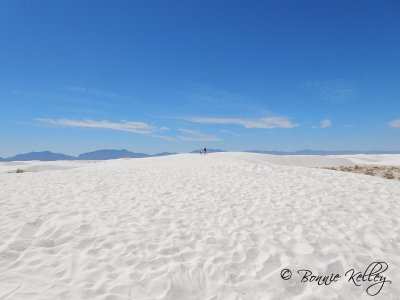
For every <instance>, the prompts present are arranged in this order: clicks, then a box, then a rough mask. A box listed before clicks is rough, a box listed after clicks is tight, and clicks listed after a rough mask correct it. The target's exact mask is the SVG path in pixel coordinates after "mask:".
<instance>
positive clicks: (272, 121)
mask: <svg viewBox="0 0 400 300" xmlns="http://www.w3.org/2000/svg"><path fill="white" fill-rule="evenodd" d="M184 120H186V121H189V122H193V123H202V124H226V125H239V126H243V127H245V128H263V129H271V128H294V127H297V126H298V125H297V124H295V123H293V122H292V121H290V119H289V118H286V117H266V118H260V119H242V118H203V117H190V118H184Z"/></svg>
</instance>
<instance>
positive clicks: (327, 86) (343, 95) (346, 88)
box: [303, 80, 355, 104]
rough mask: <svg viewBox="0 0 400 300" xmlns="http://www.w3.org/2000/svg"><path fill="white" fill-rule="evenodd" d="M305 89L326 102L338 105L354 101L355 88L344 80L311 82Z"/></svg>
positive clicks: (305, 85) (306, 84)
mask: <svg viewBox="0 0 400 300" xmlns="http://www.w3.org/2000/svg"><path fill="white" fill-rule="evenodd" d="M303 87H304V89H305V90H307V91H309V92H311V93H312V94H314V95H316V96H318V97H320V98H321V99H323V100H325V101H328V102H332V103H338V104H340V103H343V102H345V101H348V100H350V99H352V98H353V97H354V95H355V90H354V88H353V87H352V86H351V85H350V84H349V83H348V82H344V81H342V80H326V81H310V82H307V83H305V84H304V85H303Z"/></svg>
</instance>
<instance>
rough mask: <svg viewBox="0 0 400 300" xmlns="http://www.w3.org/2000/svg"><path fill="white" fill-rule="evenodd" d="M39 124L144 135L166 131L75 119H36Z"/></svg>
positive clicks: (141, 124) (130, 123) (127, 123)
mask: <svg viewBox="0 0 400 300" xmlns="http://www.w3.org/2000/svg"><path fill="white" fill-rule="evenodd" d="M36 120H37V121H39V122H42V123H47V124H51V125H58V126H68V127H84V128H99V129H110V130H119V131H127V132H133V133H137V134H142V135H151V134H152V133H154V132H158V131H162V130H165V128H162V129H161V128H157V127H155V126H152V125H149V124H147V123H144V122H133V121H121V122H111V121H107V120H102V121H95V120H74V119H56V120H55V119H40V118H39V119H36Z"/></svg>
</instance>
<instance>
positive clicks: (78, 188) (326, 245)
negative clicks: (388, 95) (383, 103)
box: [0, 153, 400, 300]
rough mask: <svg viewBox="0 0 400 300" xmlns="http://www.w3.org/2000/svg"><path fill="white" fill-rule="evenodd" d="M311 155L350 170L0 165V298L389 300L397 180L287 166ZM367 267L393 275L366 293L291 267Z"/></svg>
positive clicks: (249, 162)
mask: <svg viewBox="0 0 400 300" xmlns="http://www.w3.org/2000/svg"><path fill="white" fill-rule="evenodd" d="M374 159H375V158H374ZM316 160H319V161H320V162H321V163H322V164H323V165H321V166H326V164H328V165H330V166H335V165H337V166H338V165H343V164H344V163H346V164H349V165H351V164H352V161H351V159H347V158H345V157H325V158H317V159H315V158H312V157H310V158H304V157H299V158H298V159H297V160H296V157H292V158H285V157H281V158H279V157H275V156H269V155H263V154H251V153H215V154H207V155H206V156H200V155H198V154H180V155H173V156H167V157H155V158H144V159H120V160H113V161H107V162H99V163H86V164H82V165H79V167H78V165H77V163H73V162H63V163H54V162H53V163H51V165H57V166H68V165H69V164H71V165H70V166H72V167H76V168H74V169H67V170H48V171H43V172H26V173H22V174H15V173H5V172H3V173H1V174H0V214H1V217H0V283H1V284H0V299H7V300H10V299H30V300H31V299H135V300H136V299H146V300H150V299H151V300H153V299H164V300H194V299H199V300H200V299H201V300H202V299H207V300H214V299H215V300H217V299H221V300H222V299H223V300H225V299H255V300H259V299H273V300H275V299H304V300H305V299H385V300H387V299H399V298H398V297H399V295H400V284H399V282H400V227H399V215H400V206H399V200H400V183H399V182H398V181H394V180H386V179H382V178H377V177H372V176H366V175H360V174H352V173H345V172H336V171H331V170H324V169H317V168H306V167H301V166H299V165H302V164H303V165H305V166H315V163H313V162H315V161H316ZM393 160H396V159H395V158H393ZM285 163H286V164H288V165H297V166H287V165H284V164H285ZM25 164H26V165H25V166H34V165H36V166H38V165H40V163H38V162H34V163H29V162H27V163H25ZM49 164H50V163H49ZM44 165H46V164H44ZM13 167H14V168H16V167H18V166H13ZM37 169H40V168H37ZM42 169H43V168H42ZM50 169H51V168H50ZM374 261H384V262H386V263H387V264H388V266H389V269H388V270H387V271H386V272H385V275H386V276H387V277H388V279H390V280H391V281H392V282H393V283H392V284H386V285H385V286H384V287H383V288H382V290H381V292H380V293H379V294H378V295H377V296H375V297H371V296H369V295H368V294H367V293H366V291H365V289H366V288H367V287H368V285H366V284H363V285H362V286H361V287H358V286H355V285H354V284H352V283H349V282H347V280H344V279H343V278H342V280H340V281H338V282H335V283H332V284H331V285H329V286H318V285H316V284H315V283H299V280H298V279H296V278H297V277H296V276H297V274H295V271H296V270H297V269H309V270H312V271H313V272H314V273H315V274H317V273H318V274H328V275H330V274H331V273H339V274H342V275H343V273H344V272H345V271H346V270H348V269H351V268H354V269H356V270H360V271H361V270H365V268H366V267H367V266H368V265H369V264H370V263H372V262H374ZM283 268H290V269H291V270H292V271H293V273H294V274H293V278H292V279H291V280H288V281H284V280H282V279H281V277H280V272H281V270H282V269H283Z"/></svg>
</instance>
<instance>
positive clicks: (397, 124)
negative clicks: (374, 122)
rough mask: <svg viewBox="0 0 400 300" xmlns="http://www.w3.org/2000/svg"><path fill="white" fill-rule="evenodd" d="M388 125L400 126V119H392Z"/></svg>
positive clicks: (392, 126)
mask: <svg viewBox="0 0 400 300" xmlns="http://www.w3.org/2000/svg"><path fill="white" fill-rule="evenodd" d="M388 125H389V127H391V128H400V119H397V120H393V121H390V122H389V123H388Z"/></svg>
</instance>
